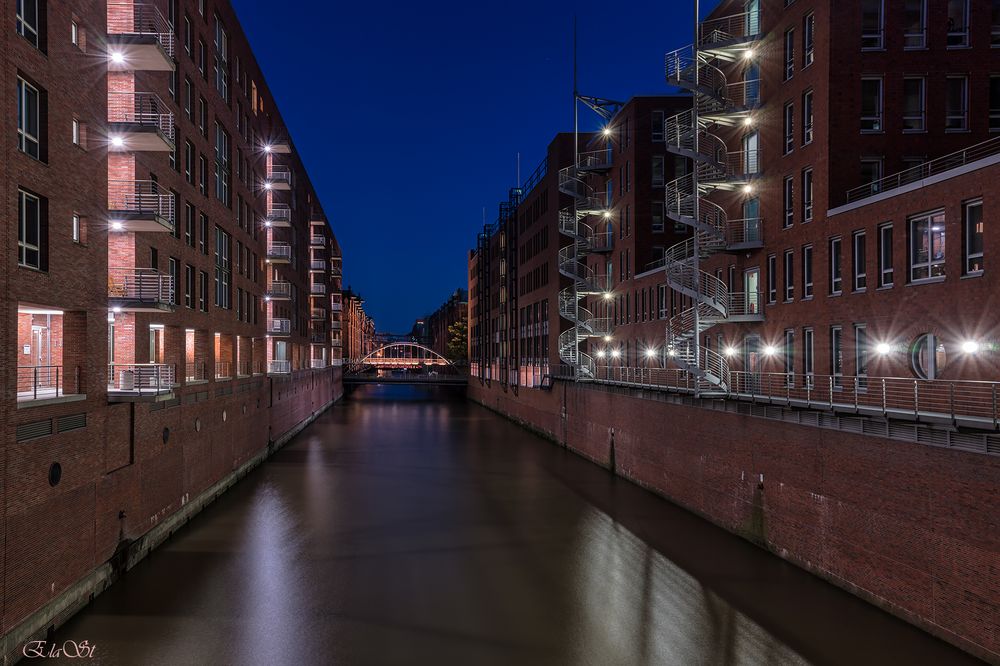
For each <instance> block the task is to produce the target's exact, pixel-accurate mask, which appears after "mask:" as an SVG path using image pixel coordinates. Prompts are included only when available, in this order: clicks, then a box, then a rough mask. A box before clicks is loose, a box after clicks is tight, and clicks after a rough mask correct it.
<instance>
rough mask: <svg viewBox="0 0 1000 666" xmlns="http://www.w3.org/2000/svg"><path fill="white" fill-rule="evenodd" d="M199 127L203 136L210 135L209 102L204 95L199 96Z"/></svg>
mask: <svg viewBox="0 0 1000 666" xmlns="http://www.w3.org/2000/svg"><path fill="white" fill-rule="evenodd" d="M198 129H199V130H201V135H202V136H204V137H207V136H208V102H206V101H205V98H204V97H199V98H198Z"/></svg>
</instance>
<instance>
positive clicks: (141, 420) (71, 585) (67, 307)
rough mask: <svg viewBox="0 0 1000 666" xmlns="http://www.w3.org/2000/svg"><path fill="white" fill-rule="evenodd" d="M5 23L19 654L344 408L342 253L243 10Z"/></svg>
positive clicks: (1, 584) (9, 509)
mask: <svg viewBox="0 0 1000 666" xmlns="http://www.w3.org/2000/svg"><path fill="white" fill-rule="evenodd" d="M6 7H7V11H8V12H10V14H9V15H8V18H9V19H10V21H11V24H10V25H11V26H12V27H13V28H14V29H13V30H7V31H4V32H3V35H2V37H0V48H2V58H3V72H4V80H5V81H6V82H7V88H8V91H9V94H8V95H7V96H6V99H7V100H8V102H9V103H10V106H8V107H7V112H6V113H4V114H3V117H4V118H5V120H4V121H3V122H4V123H5V124H6V125H5V126H6V127H7V131H5V132H4V136H5V137H6V139H5V143H4V145H3V150H4V155H5V159H4V162H3V166H2V167H0V169H2V170H3V182H4V197H3V206H4V209H5V210H6V211H7V219H9V220H12V221H16V222H14V223H12V224H9V225H7V226H6V229H7V233H6V234H4V236H3V241H2V248H3V249H2V251H3V256H4V257H5V260H4V261H3V262H2V263H0V271H2V273H3V279H2V283H3V284H4V290H3V292H2V295H0V305H2V308H3V322H4V323H3V325H2V326H0V342H2V344H0V350H2V352H0V353H2V354H3V356H2V358H3V362H2V363H0V377H2V378H3V387H4V388H3V395H2V399H0V421H2V422H3V424H4V426H3V447H4V472H3V473H4V479H3V485H4V487H5V489H6V492H5V494H4V497H5V504H4V508H3V512H2V514H0V521H2V522H0V529H3V531H4V534H5V539H4V544H5V547H4V550H3V552H2V554H0V557H2V559H0V567H2V570H3V574H4V575H3V576H2V577H0V595H2V597H3V598H4V601H5V603H4V608H3V615H2V618H0V623H2V629H3V634H4V644H3V647H4V649H5V650H6V649H7V648H10V647H12V646H14V645H15V643H16V642H17V641H19V640H23V639H24V638H25V637H26V636H30V635H32V632H35V631H37V630H38V629H39V628H44V627H45V626H48V625H49V624H51V623H52V622H55V621H60V620H61V619H62V618H63V616H64V614H65V613H64V610H63V609H65V608H74V607H76V605H77V603H78V602H79V600H80V599H81V598H82V599H84V600H85V599H86V597H87V595H89V594H91V593H95V592H99V591H100V584H98V583H95V582H94V581H95V580H97V579H98V578H99V579H101V580H107V576H106V575H104V574H101V572H106V571H107V566H108V564H107V563H108V562H109V561H111V560H112V557H113V556H115V557H119V558H124V559H120V560H116V561H121V562H131V561H134V559H136V558H137V557H140V556H141V555H142V554H144V553H145V551H146V550H148V548H149V547H150V544H152V543H154V542H155V541H156V540H157V539H160V538H162V536H161V535H159V532H158V531H157V530H162V529H163V526H164V525H168V524H169V523H170V521H173V520H179V519H180V518H181V517H182V516H184V515H187V513H186V512H190V511H191V510H193V509H192V507H193V506H200V505H201V504H202V503H203V502H202V500H201V498H202V496H203V493H207V492H209V490H210V489H211V488H213V487H217V485H218V484H220V483H228V482H230V481H229V480H230V479H232V478H235V476H234V475H236V474H237V472H238V471H239V470H240V469H244V468H245V466H246V465H247V464H251V463H253V462H254V461H256V460H259V459H260V456H261V455H263V454H266V452H267V447H268V444H269V443H273V442H276V441H279V440H281V439H283V438H284V437H286V436H287V433H290V432H293V431H294V430H295V428H297V427H300V426H301V425H302V424H303V423H305V422H307V421H308V420H309V419H311V418H312V417H313V416H314V415H315V414H317V413H318V412H319V411H320V410H322V409H323V408H325V407H326V406H327V405H329V404H330V403H332V402H333V401H334V400H336V399H337V398H338V397H339V396H340V395H341V393H342V387H341V379H340V367H339V365H340V358H341V355H340V349H341V345H340V338H339V329H340V326H341V322H340V312H341V297H340V287H341V284H340V275H341V273H340V271H341V263H340V262H341V257H340V248H339V245H338V244H337V242H336V239H335V238H334V235H333V232H332V230H331V228H330V226H329V224H328V222H327V218H326V214H325V213H324V210H323V207H322V206H321V204H320V202H319V199H318V197H317V196H316V192H315V190H314V188H313V186H312V184H311V182H310V180H309V177H308V174H307V173H306V171H305V168H304V167H303V165H302V163H301V161H300V159H299V157H298V154H297V152H296V150H295V148H294V145H293V143H292V141H291V137H290V136H289V133H288V130H287V128H286V127H285V125H284V123H283V121H282V119H281V114H280V113H279V112H278V109H277V104H276V101H275V100H274V98H273V96H272V95H271V93H270V91H269V89H268V87H267V84H266V82H265V81H264V79H263V76H262V74H261V71H260V69H259V67H258V65H257V62H256V61H255V59H254V56H253V53H252V52H251V50H250V46H249V44H248V42H247V39H246V37H245V35H244V34H243V32H242V30H241V28H240V24H239V21H238V19H237V17H236V15H235V14H234V12H233V9H232V7H231V6H230V5H229V3H228V2H224V1H219V0H216V1H213V0H208V1H205V0H198V1H195V0H191V1H183V0H163V1H162V2H147V3H143V2H119V1H117V0H116V1H115V2H94V3H64V2H45V1H44V0H39V1H38V2H24V3H21V2H18V3H17V4H16V7H15V5H14V3H10V4H8V5H6ZM15 14H16V16H15ZM192 503H193V504H192ZM40 526H44V527H40ZM39 529H44V531H45V532H46V534H50V535H52V536H51V538H42V539H40V538H38V537H39ZM60 535H62V536H60ZM70 535H71V536H70ZM136 549H139V550H136ZM95 576H97V577H98V578H95ZM101 576H104V577H103V578H101ZM81 581H90V582H89V583H86V584H85V585H83V587H81V584H82V583H81ZM88 586H89V587H88ZM74 595H75V596H74ZM57 613H63V615H57Z"/></svg>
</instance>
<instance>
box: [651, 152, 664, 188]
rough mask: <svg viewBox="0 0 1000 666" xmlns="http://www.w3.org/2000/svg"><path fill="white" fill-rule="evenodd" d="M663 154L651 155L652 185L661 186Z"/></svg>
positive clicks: (662, 180) (662, 179)
mask: <svg viewBox="0 0 1000 666" xmlns="http://www.w3.org/2000/svg"><path fill="white" fill-rule="evenodd" d="M664 178H665V176H664V170H663V155H653V187H663V183H664Z"/></svg>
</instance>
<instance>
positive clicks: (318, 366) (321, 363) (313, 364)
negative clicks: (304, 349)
mask: <svg viewBox="0 0 1000 666" xmlns="http://www.w3.org/2000/svg"><path fill="white" fill-rule="evenodd" d="M309 367H310V368H312V369H313V370H322V369H323V368H325V367H326V359H325V358H314V359H310V361H309Z"/></svg>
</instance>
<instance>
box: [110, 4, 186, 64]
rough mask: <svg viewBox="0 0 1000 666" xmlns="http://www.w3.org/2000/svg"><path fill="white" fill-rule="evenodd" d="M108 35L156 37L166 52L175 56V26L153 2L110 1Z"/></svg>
mask: <svg viewBox="0 0 1000 666" xmlns="http://www.w3.org/2000/svg"><path fill="white" fill-rule="evenodd" d="M108 35H112V36H113V35H132V36H151V37H155V38H156V41H157V42H159V44H160V46H161V47H163V50H164V52H165V53H166V54H167V55H168V56H170V57H171V58H173V57H174V27H173V26H172V25H171V24H170V21H168V20H167V19H166V17H165V16H164V15H163V14H162V13H161V12H160V10H159V9H158V8H157V7H156V5H154V4H152V3H145V2H109V3H108Z"/></svg>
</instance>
